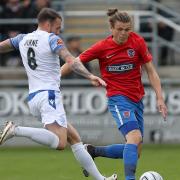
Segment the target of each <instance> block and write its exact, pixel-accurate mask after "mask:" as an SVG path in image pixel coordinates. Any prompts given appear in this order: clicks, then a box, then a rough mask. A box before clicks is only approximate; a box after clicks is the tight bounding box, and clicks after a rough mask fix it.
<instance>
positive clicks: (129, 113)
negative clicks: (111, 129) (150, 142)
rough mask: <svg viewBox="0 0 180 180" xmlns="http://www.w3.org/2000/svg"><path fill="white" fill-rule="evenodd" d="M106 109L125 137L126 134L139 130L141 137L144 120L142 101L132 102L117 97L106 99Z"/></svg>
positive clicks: (119, 96)
mask: <svg viewBox="0 0 180 180" xmlns="http://www.w3.org/2000/svg"><path fill="white" fill-rule="evenodd" d="M108 109H109V111H110V112H111V114H112V116H113V118H114V120H115V121H116V124H117V126H118V129H119V130H120V131H121V133H122V134H123V135H124V136H125V135H126V134H127V133H128V132H130V131H132V130H135V129H139V130H140V131H141V134H142V136H143V134H144V120H143V109H144V105H143V102H142V100H141V101H139V102H138V103H135V102H133V101H132V100H130V99H129V98H128V97H125V96H121V95H117V96H111V97H109V98H108Z"/></svg>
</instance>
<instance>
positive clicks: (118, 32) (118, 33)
mask: <svg viewBox="0 0 180 180" xmlns="http://www.w3.org/2000/svg"><path fill="white" fill-rule="evenodd" d="M111 32H112V35H113V40H114V41H115V42H116V43H118V44H123V43H125V42H126V41H127V39H128V37H129V33H130V32H131V22H128V23H123V22H120V21H116V22H115V24H114V27H111Z"/></svg>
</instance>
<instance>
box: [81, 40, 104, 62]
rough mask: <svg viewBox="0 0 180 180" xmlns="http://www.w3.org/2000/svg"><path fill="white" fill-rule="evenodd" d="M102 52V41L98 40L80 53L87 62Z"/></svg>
mask: <svg viewBox="0 0 180 180" xmlns="http://www.w3.org/2000/svg"><path fill="white" fill-rule="evenodd" d="M100 53H101V43H100V42H98V43H96V44H94V45H93V46H91V47H90V48H88V49H87V50H86V51H84V52H82V53H81V54H80V55H79V58H80V60H81V61H82V62H84V63H86V62H89V61H91V60H94V59H98V58H99V57H100Z"/></svg>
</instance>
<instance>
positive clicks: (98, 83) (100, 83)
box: [89, 74, 106, 87]
mask: <svg viewBox="0 0 180 180" xmlns="http://www.w3.org/2000/svg"><path fill="white" fill-rule="evenodd" d="M89 79H90V81H91V83H92V85H93V86H96V87H98V86H104V87H106V82H105V81H104V80H102V79H101V78H100V77H97V76H94V75H93V74H92V75H91V76H90V78H89Z"/></svg>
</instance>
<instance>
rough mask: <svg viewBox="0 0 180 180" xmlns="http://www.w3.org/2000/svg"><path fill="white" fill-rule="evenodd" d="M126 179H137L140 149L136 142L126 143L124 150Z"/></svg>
mask: <svg viewBox="0 0 180 180" xmlns="http://www.w3.org/2000/svg"><path fill="white" fill-rule="evenodd" d="M123 159H124V169H125V176H126V180H135V179H136V178H135V172H136V165H137V161H138V150H137V145H136V144H126V145H125V147H124V152H123Z"/></svg>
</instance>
